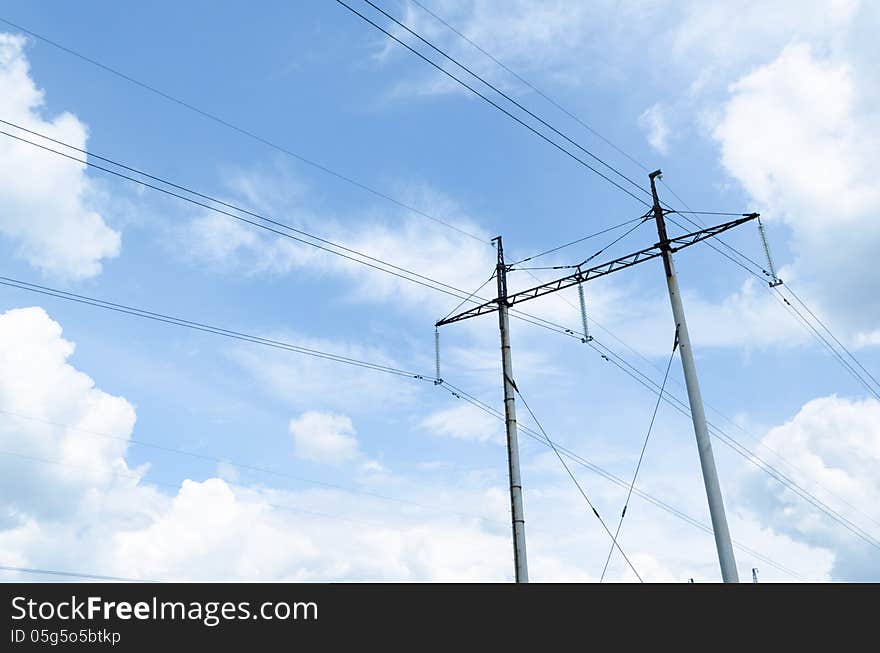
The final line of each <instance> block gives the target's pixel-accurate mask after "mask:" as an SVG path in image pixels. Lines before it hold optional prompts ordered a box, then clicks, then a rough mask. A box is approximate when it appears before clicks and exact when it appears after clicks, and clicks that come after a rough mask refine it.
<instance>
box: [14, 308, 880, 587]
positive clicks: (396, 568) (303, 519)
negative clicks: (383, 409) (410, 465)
mask: <svg viewBox="0 0 880 653" xmlns="http://www.w3.org/2000/svg"><path fill="white" fill-rule="evenodd" d="M0 335H2V336H3V337H2V338H0V361H2V363H3V364H2V366H0V410H2V411H3V416H4V419H3V420H2V424H3V428H2V430H0V438H2V440H3V441H2V444H0V465H2V468H0V472H2V473H0V479H2V481H0V482H2V490H3V494H2V496H3V503H2V517H0V564H2V565H6V566H17V567H35V568H55V569H62V570H64V569H66V570H73V571H81V572H92V573H100V574H103V575H108V576H118V577H128V578H146V579H160V580H171V579H181V580H218V579H232V580H246V579H247V580H254V579H264V580H341V579H347V580H505V579H509V578H510V574H511V569H510V567H511V565H510V542H509V532H508V524H507V523H506V510H507V499H506V489H505V487H504V483H503V479H501V480H498V479H497V478H494V480H492V481H490V482H489V484H488V485H487V484H486V480H485V479H486V478H490V477H487V476H486V475H485V474H482V473H481V474H463V475H461V476H458V475H457V474H454V473H452V475H451V472H450V471H449V470H447V469H445V468H443V469H437V470H434V471H432V470H431V469H429V468H427V467H425V468H422V469H421V471H420V472H419V475H418V477H414V478H411V479H410V478H407V477H405V476H400V475H398V476H395V477H393V478H392V477H390V476H383V477H381V478H380V479H379V481H378V482H379V483H380V485H378V486H374V485H369V486H367V487H365V488H364V490H366V491H359V490H358V488H357V487H353V488H352V489H351V490H341V489H334V488H332V487H327V486H313V487H307V488H305V489H301V490H287V489H285V490H281V489H272V488H271V487H268V486H266V485H263V484H260V485H254V486H249V485H245V484H242V483H240V482H238V481H237V480H236V476H235V474H234V473H228V472H224V473H223V476H225V480H224V479H223V478H210V477H209V478H205V479H202V480H193V479H186V478H184V479H183V480H182V481H181V482H180V484H179V485H178V484H170V485H167V486H166V485H164V484H163V485H157V484H154V483H151V482H150V481H149V480H148V469H147V468H146V467H143V468H139V469H133V468H131V467H129V465H128V464H127V462H126V452H127V449H128V446H129V444H130V442H129V438H130V437H131V433H132V430H133V428H134V423H135V414H134V410H133V408H132V406H131V404H130V403H129V402H128V401H126V400H125V399H123V398H122V397H118V396H113V395H111V394H109V393H107V392H105V391H103V390H101V389H99V388H98V387H96V384H95V382H94V381H93V380H92V379H91V378H89V377H88V376H87V375H86V374H84V373H83V372H82V371H79V370H77V369H76V368H75V367H73V366H72V365H71V364H70V360H69V359H70V356H71V354H72V353H73V349H74V347H73V344H72V343H70V342H69V341H68V340H66V339H65V338H64V337H63V336H62V333H61V327H60V326H59V325H58V323H57V322H55V321H53V320H52V319H51V318H50V317H49V316H48V315H47V314H46V313H45V311H43V310H42V309H40V308H27V309H16V310H11V311H8V312H7V313H5V314H3V315H0ZM447 417H448V416H447ZM437 424H438V428H445V426H444V424H445V425H446V426H450V425H451V422H450V421H449V420H448V419H447V420H438V421H437ZM293 426H294V428H293V429H292V430H293V431H294V436H295V437H296V438H297V439H298V443H297V444H298V447H299V446H300V445H301V446H303V447H305V450H304V451H307V452H308V455H309V456H311V457H319V458H322V459H324V458H325V457H326V456H331V457H332V458H333V459H338V458H340V457H342V458H345V457H346V456H351V455H352V452H354V451H357V441H356V440H355V439H354V432H353V428H352V425H351V423H350V421H349V420H348V419H347V418H344V417H341V416H338V415H332V414H322V413H316V412H311V413H309V412H307V413H305V414H303V415H301V416H300V417H298V418H297V419H296V420H294V425H293ZM450 428H452V427H451V426H450ZM279 436H280V437H283V434H279ZM477 437H478V439H479V437H481V436H479V435H478V436H477ZM875 440H876V438H875ZM875 444H876V443H875ZM875 453H876V452H875ZM227 466H232V467H234V465H232V464H231V463H227ZM866 469H867V463H866ZM556 472H557V475H556V476H553V477H551V478H549V479H544V480H543V481H539V478H540V477H538V476H536V475H535V474H536V473H532V474H530V486H529V489H528V491H527V496H526V498H527V505H528V507H529V511H530V512H529V515H531V517H530V519H531V521H530V522H529V523H530V524H532V528H533V537H532V540H531V544H532V546H531V551H532V552H533V557H532V561H531V562H532V565H531V566H532V573H533V577H534V578H536V579H558V580H561V579H569V580H570V579H577V580H595V578H596V577H597V575H598V572H599V569H591V568H586V567H585V566H584V563H583V561H584V560H601V559H602V556H603V553H604V552H605V551H606V547H607V541H606V539H607V538H606V535H605V534H604V532H602V531H600V530H598V529H597V528H596V524H595V520H594V519H593V518H592V516H591V514H590V513H588V512H586V511H584V510H583V505H582V503H581V499H580V497H579V495H578V494H577V493H576V492H575V491H574V490H573V489H572V487H571V486H570V485H569V483H568V479H567V477H564V476H561V472H559V470H558V469H557V470H556ZM475 479H481V480H479V482H477V481H476V480H475ZM382 483H386V484H388V487H385V486H384V485H382ZM587 483H588V486H590V487H592V486H593V485H594V484H595V483H596V478H590V479H587ZM377 490H378V492H377ZM617 490H619V488H617ZM617 490H615V492H611V493H608V487H607V486H603V487H602V494H603V495H604V494H607V495H608V496H609V497H611V498H612V499H613V502H614V503H616V502H617V501H618V500H619V499H620V497H619V496H618V494H619V492H617ZM395 492H398V493H403V496H406V497H407V500H406V502H393V503H389V502H388V501H383V500H382V498H381V496H377V494H384V493H392V494H393V493H395ZM680 499H682V497H678V498H677V499H676V500H680ZM340 506H345V510H344V511H342V514H340ZM633 510H634V514H635V513H639V517H640V518H639V519H638V520H635V521H634V522H633V523H632V525H631V526H630V527H629V530H628V531H627V535H626V537H627V544H626V546H627V551H628V553H629V554H631V556H632V560H633V561H634V564H636V565H637V566H638V568H639V569H640V570H641V571H642V572H643V573H644V575H645V577H646V578H648V579H651V580H662V579H667V580H683V579H685V578H686V577H692V576H696V577H698V578H712V577H714V573H715V570H714V563H713V553H712V549H711V546H710V545H711V541H710V540H709V539H708V538H707V537H706V536H705V534H702V533H700V532H699V531H696V530H693V529H690V527H686V526H685V525H683V523H682V522H675V521H674V523H671V524H670V523H669V518H668V516H665V513H660V512H658V511H656V510H653V511H651V509H650V507H648V508H647V509H646V507H645V505H640V506H638V507H635V506H634V507H633ZM645 510H647V512H644V513H643V511H645ZM348 515H357V517H356V518H355V517H348ZM572 515H575V517H574V518H572ZM578 516H580V517H578ZM747 523H748V524H754V521H753V520H752V521H748V522H747ZM752 530H753V531H754V536H752V535H751V534H750V536H749V537H750V540H749V543H750V544H752V545H754V546H755V547H756V548H761V547H766V546H770V545H773V546H774V547H775V548H776V549H778V550H779V551H785V552H789V553H790V552H791V551H796V552H798V555H797V556H796V558H797V562H798V563H801V565H800V567H801V569H803V567H804V565H806V566H807V567H808V570H809V571H808V573H810V575H811V577H816V578H822V577H824V575H825V574H826V573H827V571H826V567H823V564H822V560H823V559H824V558H823V556H825V554H823V553H822V551H823V550H822V549H814V548H810V547H806V546H804V545H802V544H798V543H797V542H796V541H795V540H792V539H791V538H789V537H787V536H783V535H779V534H777V533H774V532H773V531H771V530H769V529H764V530H762V529H761V528H759V527H757V526H755V527H753V529H752ZM756 541H757V543H756ZM58 542H64V543H65V546H64V547H59V546H58V545H57V544H58ZM657 542H670V543H671V544H670V545H669V546H668V547H665V546H657V544H656V543H657ZM682 542H687V545H686V546H684V545H682V544H681V543H682ZM672 543H674V544H672ZM707 544H708V546H707ZM683 548H686V549H687V550H688V551H691V552H692V554H689V555H688V556H686V557H682V555H681V550H682V549H683ZM585 551H586V552H587V553H586V554H585ZM676 552H678V553H676ZM776 557H778V554H776ZM826 557H827V556H826ZM619 562H620V561H618V562H616V563H615V564H614V565H613V566H612V570H611V575H610V578H611V579H630V578H631V577H632V576H631V572H629V571H628V570H627V569H626V568H625V567H622V566H621V565H620V564H619ZM745 564H748V562H747V561H746V562H745ZM792 564H794V563H792ZM4 574H6V575H10V572H4ZM774 577H777V576H773V575H772V572H771V573H770V574H768V575H767V576H766V579H767V580H770V579H772V578H774ZM778 577H779V578H782V576H778Z"/></svg>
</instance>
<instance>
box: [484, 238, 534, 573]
mask: <svg viewBox="0 0 880 653" xmlns="http://www.w3.org/2000/svg"><path fill="white" fill-rule="evenodd" d="M492 241H493V242H494V243H496V245H497V247H498V264H497V266H496V268H495V276H496V278H497V281H498V299H497V302H498V328H499V330H500V331H501V370H502V374H503V377H504V378H503V382H504V426H505V429H506V431H507V466H508V472H509V477H510V514H511V519H512V520H513V567H514V571H515V576H516V582H517V583H528V582H529V567H528V564H527V562H526V520H525V515H524V514H523V499H522V477H521V476H520V471H519V442H518V440H517V433H516V402H515V399H514V392H515V390H516V388H515V386H514V383H513V363H512V361H511V357H510V323H509V318H508V314H507V309H508V305H507V266H506V265H505V263H504V247H503V245H502V244H501V236H498V237H496V238H493V239H492Z"/></svg>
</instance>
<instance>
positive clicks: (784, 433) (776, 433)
mask: <svg viewBox="0 0 880 653" xmlns="http://www.w3.org/2000/svg"><path fill="white" fill-rule="evenodd" d="M762 443H763V444H764V445H766V446H767V447H769V448H771V449H772V450H774V451H775V452H778V453H779V454H780V455H781V456H783V457H784V458H785V459H786V461H787V463H788V465H787V466H786V469H785V471H786V472H787V473H789V474H790V475H793V476H794V479H795V480H796V481H797V482H798V483H799V484H800V485H801V486H803V487H805V488H807V489H808V490H810V491H811V492H813V493H814V494H815V495H816V496H817V497H818V498H819V499H821V500H822V501H823V502H825V503H826V504H827V505H829V506H831V507H832V508H833V509H835V510H837V511H839V512H840V513H842V514H844V515H846V516H848V517H849V518H850V519H852V521H854V522H855V523H856V524H859V525H860V526H861V527H862V528H864V529H865V530H867V531H868V532H870V533H873V534H874V536H875V537H876V536H877V534H878V532H880V528H878V524H880V512H878V510H877V506H878V505H880V482H878V478H877V473H876V471H877V468H878V465H880V402H878V401H877V400H874V399H865V400H860V401H859V400H849V399H845V398H841V397H836V396H830V397H821V398H819V399H814V400H812V401H810V402H807V403H806V404H804V406H802V407H801V409H800V410H799V411H798V413H797V414H796V415H795V416H794V417H793V418H792V419H791V420H789V421H787V422H786V423H784V424H782V425H781V426H777V427H775V428H773V429H771V430H770V431H769V432H768V433H767V435H766V436H765V437H764V438H763V440H762ZM752 483H753V484H754V485H753V488H754V496H755V497H764V499H763V501H764V502H765V503H766V496H767V490H768V489H769V490H770V491H771V492H772V497H773V500H772V501H770V502H769V504H770V505H769V507H767V508H765V509H763V510H759V511H756V513H757V514H758V515H759V516H760V518H761V519H762V520H763V521H765V523H767V525H768V526H772V527H773V528H774V529H775V530H777V531H780V532H783V533H788V534H790V535H793V536H795V537H797V538H798V539H800V540H802V541H804V542H807V543H810V544H813V545H816V546H821V547H824V548H827V549H829V550H830V551H833V552H834V554H835V560H834V576H835V578H838V579H840V580H857V579H858V580H869V579H873V580H877V579H878V578H880V575H878V574H880V567H878V566H877V564H876V556H877V552H876V549H873V548H871V547H870V546H869V545H868V544H867V543H865V542H863V541H862V540H860V539H858V538H857V537H856V536H855V535H853V534H851V533H849V532H848V531H847V530H845V529H844V528H843V527H842V526H840V525H838V524H836V523H834V522H832V521H831V519H830V518H827V517H825V516H822V515H820V514H819V513H818V512H817V511H816V510H815V509H813V508H811V507H809V506H808V505H807V504H806V503H804V501H803V500H801V499H800V498H798V497H797V496H795V494H794V493H792V492H791V491H788V490H784V489H782V488H781V487H780V486H779V485H777V484H776V483H775V482H773V481H770V480H768V479H767V478H765V477H759V476H757V475H756V476H754V477H753V478H752ZM762 508H763V506H762Z"/></svg>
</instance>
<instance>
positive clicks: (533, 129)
mask: <svg viewBox="0 0 880 653" xmlns="http://www.w3.org/2000/svg"><path fill="white" fill-rule="evenodd" d="M336 2H338V3H339V4H341V5H342V6H343V7H345V8H346V9H348V10H349V11H350V12H352V13H353V14H355V15H357V16H359V17H360V18H361V19H362V20H364V21H365V22H367V23H369V24H370V25H372V26H373V27H375V28H376V29H377V30H379V31H380V32H382V33H383V34H385V35H386V36H387V37H388V38H390V39H392V40H394V41H396V42H397V43H399V44H400V45H402V46H403V47H405V48H406V49H407V50H409V51H410V52H412V53H413V54H415V55H416V56H418V57H419V58H420V59H423V60H424V61H426V62H427V63H428V64H430V65H431V66H433V67H434V68H436V69H437V70H439V71H440V72H442V73H443V74H444V75H446V76H447V77H449V78H450V79H453V80H455V81H456V82H458V83H459V84H461V85H462V86H463V87H465V88H466V89H468V90H469V91H471V92H472V93H474V94H475V95H477V96H478V97H480V98H482V99H483V100H484V101H485V102H487V103H489V104H490V105H492V106H493V107H495V108H496V109H497V110H498V111H501V112H502V113H503V114H505V115H506V116H508V117H509V118H511V119H512V120H514V121H516V122H517V123H519V124H520V125H522V126H523V127H525V128H526V129H528V130H529V131H531V132H532V133H534V134H535V135H537V136H538V137H539V138H541V139H542V140H544V141H546V142H547V143H549V144H550V145H552V146H553V147H555V148H556V149H558V150H559V151H560V152H562V153H564V154H566V155H567V156H569V157H570V158H572V159H574V160H575V161H577V162H578V163H580V164H581V165H582V166H584V167H585V168H587V169H589V170H591V171H592V172H593V173H595V174H597V175H599V176H600V177H602V179H604V180H605V181H607V182H608V183H610V184H611V185H612V186H615V187H616V188H617V189H618V190H620V191H622V192H624V193H626V194H627V195H629V196H630V197H632V198H633V199H635V200H636V201H637V202H640V203H642V204H644V205H645V206H648V202H646V201H645V200H644V199H642V198H641V197H639V196H638V195H635V194H634V193H632V192H631V191H630V190H628V189H627V188H624V187H623V186H621V185H620V184H618V183H617V182H616V181H614V180H613V179H611V178H610V177H608V175H606V174H604V173H603V172H601V171H600V170H597V169H596V168H595V167H593V166H591V165H590V164H589V163H587V162H586V161H584V160H583V159H582V158H580V157H579V156H577V155H576V154H574V153H572V152H571V151H569V150H567V149H565V148H564V147H563V146H562V145H560V144H559V143H557V142H556V141H554V140H553V139H551V138H550V137H548V136H547V135H546V134H544V133H542V132H541V131H539V130H537V129H535V128H534V127H533V126H531V125H529V124H528V123H527V122H525V121H523V120H522V119H521V118H519V117H517V116H515V115H514V114H512V113H511V112H510V111H508V110H507V109H505V108H504V107H502V106H501V105H500V104H498V103H497V102H495V101H494V100H492V99H491V98H489V97H488V96H487V95H485V94H484V93H480V92H479V91H478V90H477V89H475V88H474V87H473V86H471V85H470V84H468V83H467V82H465V81H463V80H462V79H460V78H458V77H456V76H455V75H453V74H452V73H450V72H449V71H448V70H446V69H445V68H443V67H442V66H440V65H438V64H437V63H436V62H434V61H432V60H431V59H429V58H428V57H426V56H425V55H423V54H422V53H421V52H419V51H418V50H416V49H415V48H413V47H412V46H410V45H409V44H407V43H405V42H404V41H402V40H401V39H399V38H397V37H396V36H394V35H393V34H392V33H391V32H389V31H388V30H386V29H385V28H384V27H382V26H381V25H379V24H378V23H376V22H374V21H372V20H370V19H369V18H368V17H367V16H365V15H364V14H362V13H360V12H359V11H358V10H357V9H354V8H353V7H351V6H350V5H348V4H346V3H345V2H343V0H336Z"/></svg>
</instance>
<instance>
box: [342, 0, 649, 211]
mask: <svg viewBox="0 0 880 653" xmlns="http://www.w3.org/2000/svg"><path fill="white" fill-rule="evenodd" d="M364 2H366V3H367V4H368V5H370V6H371V7H373V9H375V10H376V11H378V12H379V13H381V14H382V15H383V16H385V17H386V18H388V19H389V20H390V21H392V22H393V23H394V24H396V25H398V26H399V27H402V28H403V29H404V30H406V31H407V32H409V33H410V34H411V35H413V36H415V37H416V38H417V39H419V40H420V41H421V42H422V43H424V44H425V45H427V46H428V47H429V48H431V49H432V50H434V52H436V53H437V54H439V55H440V56H442V57H443V58H444V59H446V60H447V61H450V62H452V63H453V64H455V65H456V66H458V67H459V68H460V69H461V70H463V71H465V72H466V73H467V74H469V75H470V76H471V77H473V78H474V79H477V80H479V81H480V82H481V83H482V84H484V85H485V86H487V87H488V88H490V89H492V90H493V91H495V92H496V93H498V95H500V96H501V97H503V98H504V99H505V100H507V101H508V102H510V103H511V104H513V105H514V106H515V107H517V108H518V109H520V110H521V111H523V112H524V113H526V114H527V115H529V116H530V117H532V118H534V119H535V120H537V121H538V122H539V123H541V124H542V125H543V126H544V127H547V128H548V129H549V130H550V131H552V132H553V133H554V134H556V135H557V136H561V137H562V138H563V139H564V140H565V141H567V142H568V143H570V144H571V145H574V146H575V147H576V148H577V149H579V150H580V151H581V152H583V153H584V154H586V155H587V156H589V157H590V158H591V159H593V160H594V161H596V162H597V163H599V164H600V165H602V166H604V167H605V168H606V169H608V170H610V171H611V172H613V173H615V174H616V175H617V176H618V177H620V178H621V179H623V180H624V181H627V182H629V183H630V185H632V186H634V187H635V188H637V189H638V190H640V191H642V192H643V193H646V194H647V193H648V191H647V189H645V188H644V187H643V186H642V185H640V184H639V183H638V182H635V181H633V180H632V179H630V178H629V177H627V176H626V175H625V174H623V173H622V172H621V171H620V170H618V169H617V168H615V167H614V166H612V165H611V164H610V163H608V162H606V161H604V160H602V159H600V158H599V157H598V156H596V155H595V154H593V153H592V152H591V151H590V150H588V149H587V148H585V147H584V146H583V145H581V144H580V143H577V142H576V141H574V140H572V139H571V138H570V137H569V136H568V135H567V134H564V133H563V132H561V131H559V130H558V129H557V128H556V127H554V126H553V125H551V124H550V123H548V122H547V121H546V120H544V119H543V118H541V117H540V116H538V115H537V114H535V113H533V112H532V111H530V110H529V109H528V108H527V107H525V106H523V105H522V104H521V103H520V102H518V101H517V100H516V99H514V98H513V97H511V96H510V95H509V94H508V93H505V92H504V91H503V90H501V89H500V88H498V87H497V86H495V85H494V84H492V82H490V81H488V80H487V79H485V78H484V77H481V76H480V75H478V74H477V73H475V72H474V71H473V70H471V69H470V68H468V67H467V66H465V65H464V64H463V63H461V62H460V61H458V60H457V59H455V58H454V57H452V56H451V55H449V54H448V53H447V52H444V51H443V50H441V49H440V48H439V47H437V46H436V45H435V44H433V43H431V42H430V41H428V40H427V39H426V38H424V37H423V36H422V35H421V34H419V33H418V32H416V31H415V30H413V29H411V28H410V27H409V26H408V25H406V24H404V23H403V22H401V21H400V20H398V19H397V18H395V17H394V16H392V15H391V14H389V13H388V12H387V11H385V10H384V9H382V8H381V7H379V6H378V5H376V4H375V3H374V2H372V0H364ZM340 4H344V3H342V2H340Z"/></svg>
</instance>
